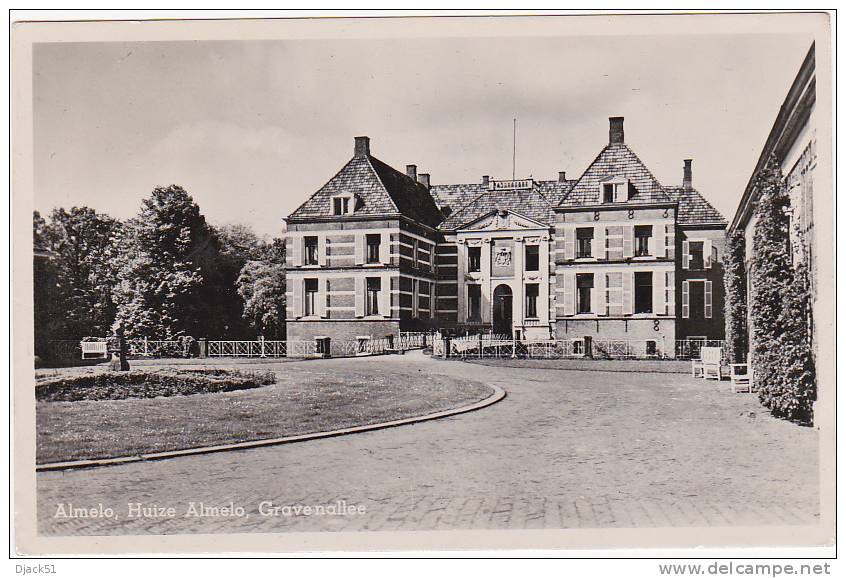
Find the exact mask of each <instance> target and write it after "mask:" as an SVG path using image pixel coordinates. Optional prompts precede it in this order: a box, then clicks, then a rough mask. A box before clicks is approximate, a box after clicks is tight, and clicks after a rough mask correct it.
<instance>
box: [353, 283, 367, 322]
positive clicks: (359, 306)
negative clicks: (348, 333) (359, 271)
mask: <svg viewBox="0 0 846 578" xmlns="http://www.w3.org/2000/svg"><path fill="white" fill-rule="evenodd" d="M366 292H367V282H366V281H365V278H364V277H356V278H355V316H356V317H364V299H365V297H366V295H365V294H366Z"/></svg>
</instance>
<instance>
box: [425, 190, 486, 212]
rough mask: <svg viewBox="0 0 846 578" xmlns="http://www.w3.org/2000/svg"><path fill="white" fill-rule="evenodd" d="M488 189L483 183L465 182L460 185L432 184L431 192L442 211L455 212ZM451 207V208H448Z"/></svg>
mask: <svg viewBox="0 0 846 578" xmlns="http://www.w3.org/2000/svg"><path fill="white" fill-rule="evenodd" d="M485 191H487V188H485V187H484V186H483V185H482V184H481V183H465V184H458V185H432V188H431V189H429V192H430V193H431V194H432V197H433V198H434V199H435V202H436V203H437V204H438V207H440V209H441V212H442V213H450V212H451V213H455V212H456V211H459V210H461V208H462V207H464V205H466V204H467V203H471V202H473V201H474V200H475V199H476V197H478V196H479V195H481V194H482V193H483V192H485ZM447 207H449V210H446V209H447Z"/></svg>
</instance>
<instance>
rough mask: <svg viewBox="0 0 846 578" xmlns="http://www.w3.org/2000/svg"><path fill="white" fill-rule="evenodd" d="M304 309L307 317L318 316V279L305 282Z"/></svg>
mask: <svg viewBox="0 0 846 578" xmlns="http://www.w3.org/2000/svg"><path fill="white" fill-rule="evenodd" d="M303 307H304V314H305V316H306V317H308V316H309V315H317V279H306V280H305V303H304V304H303Z"/></svg>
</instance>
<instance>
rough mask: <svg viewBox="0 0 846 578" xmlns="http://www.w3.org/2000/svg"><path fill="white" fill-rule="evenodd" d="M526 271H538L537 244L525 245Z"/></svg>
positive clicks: (538, 249) (538, 251)
mask: <svg viewBox="0 0 846 578" xmlns="http://www.w3.org/2000/svg"><path fill="white" fill-rule="evenodd" d="M526 271H540V246H539V245H526Z"/></svg>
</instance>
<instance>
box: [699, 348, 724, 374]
mask: <svg viewBox="0 0 846 578" xmlns="http://www.w3.org/2000/svg"><path fill="white" fill-rule="evenodd" d="M722 360H723V350H722V348H721V347H703V348H702V349H700V358H699V361H700V363H701V365H702V377H703V378H704V379H711V378H713V379H716V380H718V381H719V380H720V379H722V378H723V371H722Z"/></svg>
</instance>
